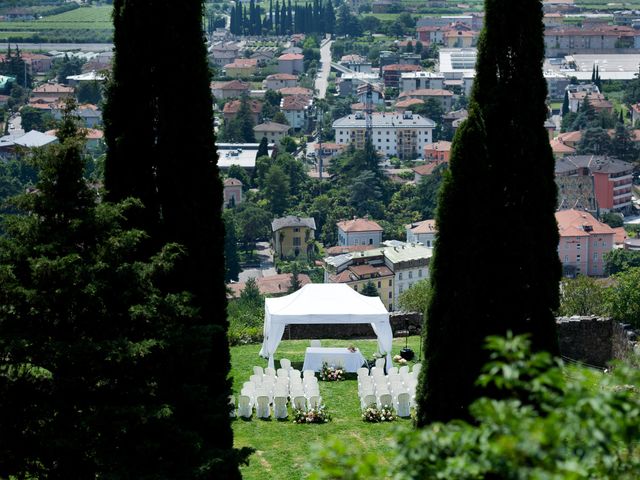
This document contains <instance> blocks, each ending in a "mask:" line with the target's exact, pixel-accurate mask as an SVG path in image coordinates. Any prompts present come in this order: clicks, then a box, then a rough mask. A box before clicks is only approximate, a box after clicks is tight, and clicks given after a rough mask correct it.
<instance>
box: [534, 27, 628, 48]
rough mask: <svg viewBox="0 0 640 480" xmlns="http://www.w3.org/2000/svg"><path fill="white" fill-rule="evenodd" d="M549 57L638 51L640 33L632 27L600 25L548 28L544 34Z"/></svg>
mask: <svg viewBox="0 0 640 480" xmlns="http://www.w3.org/2000/svg"><path fill="white" fill-rule="evenodd" d="M544 44H545V49H546V52H547V55H550V54H552V55H553V54H556V53H558V52H563V53H565V54H570V53H589V52H594V53H595V52H597V51H598V50H600V51H602V50H608V51H611V52H610V53H612V52H613V51H616V50H618V49H637V48H639V46H640V32H638V31H637V30H635V29H633V28H631V27H622V26H617V25H598V24H594V25H591V26H589V27H586V26H583V27H582V28H577V27H559V28H547V29H545V32H544Z"/></svg>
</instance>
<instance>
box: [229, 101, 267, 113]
mask: <svg viewBox="0 0 640 480" xmlns="http://www.w3.org/2000/svg"><path fill="white" fill-rule="evenodd" d="M249 108H250V109H251V113H260V112H262V103H261V102H260V101H258V100H249ZM238 110H240V100H231V101H230V102H227V103H225V104H224V108H223V109H222V113H238Z"/></svg>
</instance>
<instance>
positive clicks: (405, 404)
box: [396, 392, 411, 417]
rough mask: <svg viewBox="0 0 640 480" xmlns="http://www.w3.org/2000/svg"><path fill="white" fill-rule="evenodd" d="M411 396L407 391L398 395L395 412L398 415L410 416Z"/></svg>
mask: <svg viewBox="0 0 640 480" xmlns="http://www.w3.org/2000/svg"><path fill="white" fill-rule="evenodd" d="M410 402H411V397H410V395H409V394H408V393H406V392H405V393H401V394H400V395H398V400H397V401H396V413H397V414H398V416H399V417H410V416H411V404H410Z"/></svg>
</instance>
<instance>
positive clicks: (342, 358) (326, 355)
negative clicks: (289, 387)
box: [302, 347, 366, 372]
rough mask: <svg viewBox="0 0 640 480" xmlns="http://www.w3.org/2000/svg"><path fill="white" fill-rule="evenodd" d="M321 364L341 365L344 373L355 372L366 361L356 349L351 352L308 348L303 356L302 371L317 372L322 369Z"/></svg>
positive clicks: (337, 349)
mask: <svg viewBox="0 0 640 480" xmlns="http://www.w3.org/2000/svg"><path fill="white" fill-rule="evenodd" d="M323 362H327V363H328V364H330V365H331V364H332V363H335V364H338V365H341V366H342V367H343V368H344V370H345V372H357V371H358V368H360V367H361V366H362V365H363V364H364V363H365V362H366V359H365V358H364V356H363V355H362V353H360V350H358V349H356V351H355V352H351V351H349V349H348V348H333V347H308V348H307V350H306V352H305V354H304V365H303V367H302V370H313V371H316V372H318V371H320V370H321V369H322V363H323Z"/></svg>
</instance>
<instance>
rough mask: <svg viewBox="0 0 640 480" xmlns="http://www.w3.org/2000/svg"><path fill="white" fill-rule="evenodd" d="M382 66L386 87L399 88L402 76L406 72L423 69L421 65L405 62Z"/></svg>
mask: <svg viewBox="0 0 640 480" xmlns="http://www.w3.org/2000/svg"><path fill="white" fill-rule="evenodd" d="M381 68H382V80H383V82H384V87H385V88H399V87H400V78H401V75H402V74H403V73H406V72H418V71H420V70H422V67H420V66H419V65H411V64H405V63H392V64H391V65H385V66H384V67H381Z"/></svg>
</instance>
